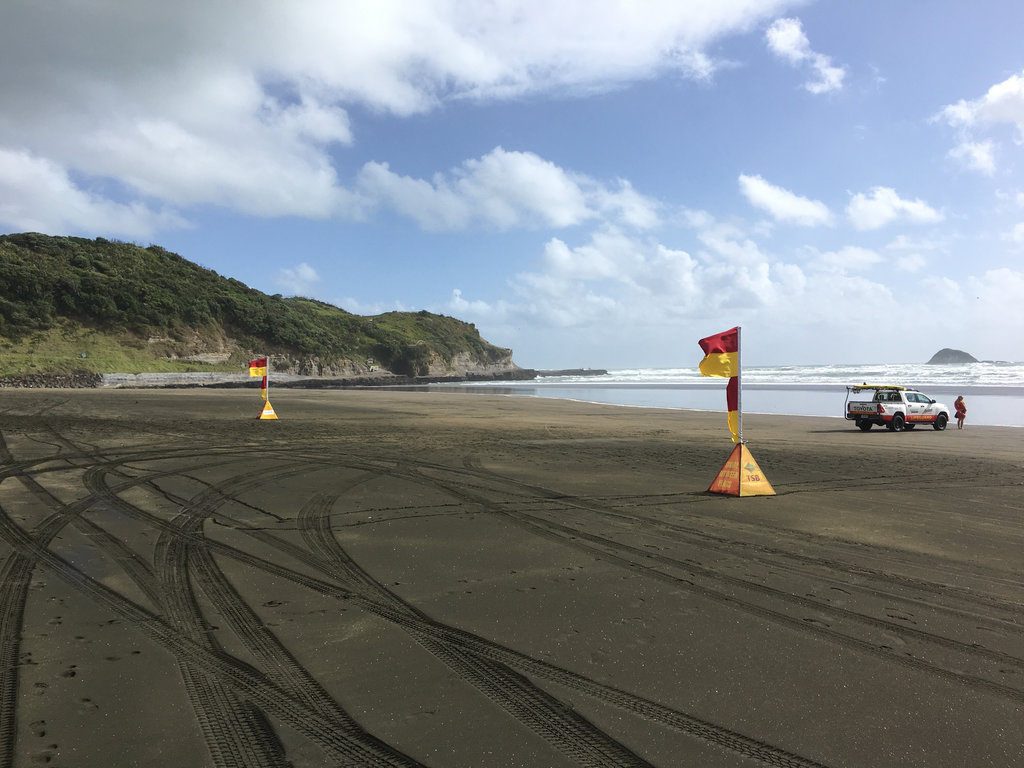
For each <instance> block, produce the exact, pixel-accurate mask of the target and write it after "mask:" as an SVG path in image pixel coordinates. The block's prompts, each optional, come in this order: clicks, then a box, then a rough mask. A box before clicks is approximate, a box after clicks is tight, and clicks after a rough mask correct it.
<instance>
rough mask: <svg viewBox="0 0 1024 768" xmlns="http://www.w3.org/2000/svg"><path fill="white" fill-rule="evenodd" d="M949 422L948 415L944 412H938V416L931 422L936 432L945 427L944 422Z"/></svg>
mask: <svg viewBox="0 0 1024 768" xmlns="http://www.w3.org/2000/svg"><path fill="white" fill-rule="evenodd" d="M948 423H949V417H948V416H946V414H944V413H940V414H939V416H938V418H937V419H935V421H934V422H933V423H932V427H934V428H935V431H936V432H941V431H942V430H944V429H945V428H946V424H948Z"/></svg>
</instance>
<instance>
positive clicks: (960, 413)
mask: <svg viewBox="0 0 1024 768" xmlns="http://www.w3.org/2000/svg"><path fill="white" fill-rule="evenodd" d="M953 407H954V408H956V428H957V429H963V428H964V419H966V418H967V403H965V402H964V396H963V395H959V396H957V398H956V401H955V402H954V403H953Z"/></svg>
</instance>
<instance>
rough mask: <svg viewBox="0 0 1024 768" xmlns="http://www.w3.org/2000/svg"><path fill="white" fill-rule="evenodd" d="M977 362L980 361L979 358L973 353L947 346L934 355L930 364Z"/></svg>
mask: <svg viewBox="0 0 1024 768" xmlns="http://www.w3.org/2000/svg"><path fill="white" fill-rule="evenodd" d="M976 362H978V359H977V358H976V357H974V356H973V355H969V354H967V353H966V352H964V351H963V350H959V349H950V348H949V347H946V348H945V349H940V350H939V351H938V352H936V353H935V354H934V355H932V359H931V360H929V361H928V365H956V364H959V363H976Z"/></svg>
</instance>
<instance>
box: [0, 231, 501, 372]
mask: <svg viewBox="0 0 1024 768" xmlns="http://www.w3.org/2000/svg"><path fill="white" fill-rule="evenodd" d="M264 354H270V355H273V356H274V360H275V362H274V367H275V369H276V370H279V371H283V372H292V373H299V374H305V375H338V374H342V373H348V374H353V373H354V374H359V373H365V372H367V371H370V370H374V369H378V370H380V369H383V370H386V371H390V372H392V373H395V374H399V375H405V376H424V375H428V374H435V373H436V372H438V371H440V370H452V371H454V372H456V373H457V372H458V370H459V369H465V368H477V369H487V368H500V367H505V368H509V369H514V368H515V366H514V364H513V363H512V361H511V354H512V353H511V350H508V349H503V348H501V347H496V346H494V345H492V344H489V343H488V342H486V341H484V340H483V339H482V338H480V334H479V332H478V331H477V329H476V327H475V326H473V325H471V324H469V323H464V322H462V321H461V320H456V319H455V318H452V317H447V316H444V315H435V314H431V313H429V312H414V313H413V312H388V313H386V314H382V315H376V316H373V317H364V316H359V315H353V314H351V313H349V312H346V311H345V310H343V309H339V308H338V307H335V306H332V305H330V304H326V303H324V302H320V301H314V300H312V299H304V298H283V297H281V296H280V295H275V296H269V295H267V294H265V293H261V292H260V291H257V290H254V289H252V288H249V287H248V286H246V285H244V284H243V283H241V282H239V281H238V280H235V279H232V278H226V277H222V276H221V275H219V274H217V273H216V272H214V271H212V270H209V269H204V268H203V267H200V266H199V265H197V264H194V263H192V262H190V261H188V260H186V259H184V258H182V257H181V256H179V255H177V254H175V253H170V252H169V251H166V250H164V249H163V248H160V247H159V246H155V245H151V246H150V247H148V248H142V247H140V246H137V245H132V244H129V243H123V242H115V241H110V240H104V239H103V238H97V239H95V240H88V239H85V238H80V237H51V236H47V235H40V234H35V233H26V234H14V235H0V376H21V375H26V374H38V373H70V372H72V371H87V372H92V373H147V372H184V371H233V372H239V371H240V370H241V369H242V367H243V366H244V365H245V364H246V363H247V362H248V361H249V360H250V359H252V357H253V356H262V355H264Z"/></svg>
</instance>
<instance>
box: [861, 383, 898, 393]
mask: <svg viewBox="0 0 1024 768" xmlns="http://www.w3.org/2000/svg"><path fill="white" fill-rule="evenodd" d="M847 389H848V390H850V391H851V392H860V391H861V390H863V389H897V390H905V389H906V387H897V386H896V385H894V384H852V385H850V386H848V387H847Z"/></svg>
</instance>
